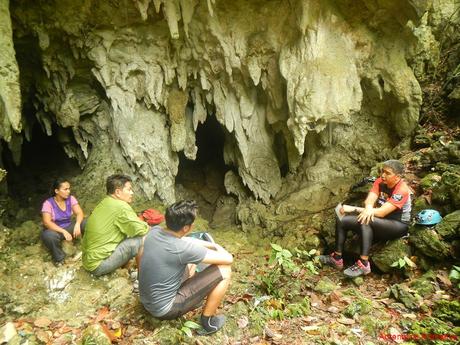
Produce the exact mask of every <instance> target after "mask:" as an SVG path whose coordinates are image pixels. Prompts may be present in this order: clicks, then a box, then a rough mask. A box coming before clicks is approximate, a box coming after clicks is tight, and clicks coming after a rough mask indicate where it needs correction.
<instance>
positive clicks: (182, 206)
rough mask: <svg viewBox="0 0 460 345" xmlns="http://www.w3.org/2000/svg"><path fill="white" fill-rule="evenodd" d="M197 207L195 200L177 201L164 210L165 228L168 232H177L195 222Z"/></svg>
mask: <svg viewBox="0 0 460 345" xmlns="http://www.w3.org/2000/svg"><path fill="white" fill-rule="evenodd" d="M197 209H198V206H197V204H196V202H195V200H182V201H178V202H176V203H174V204H172V205H171V206H169V207H168V208H167V209H166V214H165V218H166V226H167V227H168V229H169V230H172V231H179V230H180V229H182V228H183V227H184V226H186V225H191V224H193V222H194V221H195V218H196V211H197Z"/></svg>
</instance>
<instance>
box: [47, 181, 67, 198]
mask: <svg viewBox="0 0 460 345" xmlns="http://www.w3.org/2000/svg"><path fill="white" fill-rule="evenodd" d="M65 182H69V180H67V179H65V178H63V177H58V178H57V179H55V180H54V181H53V183H52V185H51V188H50V196H51V197H54V196H55V195H56V192H55V191H54V190H56V189H59V188H61V185H62V184H63V183H65Z"/></svg>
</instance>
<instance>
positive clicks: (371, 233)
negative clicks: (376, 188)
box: [335, 216, 409, 256]
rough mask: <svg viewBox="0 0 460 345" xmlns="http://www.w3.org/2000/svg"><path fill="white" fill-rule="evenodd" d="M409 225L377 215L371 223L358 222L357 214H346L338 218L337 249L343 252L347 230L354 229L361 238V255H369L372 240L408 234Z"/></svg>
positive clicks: (388, 238)
mask: <svg viewBox="0 0 460 345" xmlns="http://www.w3.org/2000/svg"><path fill="white" fill-rule="evenodd" d="M408 229H409V225H407V224H405V223H403V222H400V221H398V220H394V219H386V218H377V217H375V218H374V220H373V221H372V222H370V223H369V224H367V225H366V224H361V223H359V222H358V217H357V216H345V217H343V218H342V220H339V219H336V224H335V249H336V251H337V252H339V253H342V252H343V244H344V243H345V240H346V239H347V231H348V230H352V231H353V232H355V233H357V234H358V235H359V237H360V238H361V255H363V256H368V255H369V249H370V248H371V246H372V241H373V240H374V239H375V240H376V241H382V240H384V241H386V240H392V239H395V238H399V237H402V236H404V235H406V234H407V230H408Z"/></svg>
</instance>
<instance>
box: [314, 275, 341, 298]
mask: <svg viewBox="0 0 460 345" xmlns="http://www.w3.org/2000/svg"><path fill="white" fill-rule="evenodd" d="M336 289H337V285H336V284H335V283H334V282H333V281H332V280H330V279H329V278H327V277H324V278H323V279H321V280H320V281H318V283H317V284H316V286H315V287H314V288H313V290H315V291H316V292H320V293H322V294H328V293H330V292H332V291H334V290H336Z"/></svg>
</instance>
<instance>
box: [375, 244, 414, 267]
mask: <svg viewBox="0 0 460 345" xmlns="http://www.w3.org/2000/svg"><path fill="white" fill-rule="evenodd" d="M410 255H411V250H410V246H409V245H408V243H407V240H405V239H403V238H398V239H397V240H393V241H388V242H387V243H386V244H385V245H383V246H380V247H378V248H377V250H375V251H374V254H373V255H372V262H373V263H374V265H375V266H377V268H378V269H379V270H381V271H382V272H385V273H386V272H389V271H391V270H392V269H393V267H391V264H392V263H393V262H395V261H397V260H399V259H400V258H403V257H405V256H407V257H409V256H410Z"/></svg>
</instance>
